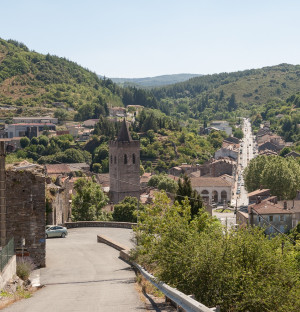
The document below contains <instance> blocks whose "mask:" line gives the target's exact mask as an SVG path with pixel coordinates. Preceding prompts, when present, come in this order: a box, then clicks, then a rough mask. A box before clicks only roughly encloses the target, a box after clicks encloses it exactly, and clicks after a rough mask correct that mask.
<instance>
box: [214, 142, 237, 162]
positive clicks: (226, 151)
mask: <svg viewBox="0 0 300 312" xmlns="http://www.w3.org/2000/svg"><path fill="white" fill-rule="evenodd" d="M238 156H239V150H238V149H237V148H235V147H234V146H232V145H231V144H230V145H228V146H227V147H221V148H220V149H218V150H217V151H216V152H215V155H214V158H215V159H219V158H226V157H229V158H232V159H234V160H237V159H238Z"/></svg>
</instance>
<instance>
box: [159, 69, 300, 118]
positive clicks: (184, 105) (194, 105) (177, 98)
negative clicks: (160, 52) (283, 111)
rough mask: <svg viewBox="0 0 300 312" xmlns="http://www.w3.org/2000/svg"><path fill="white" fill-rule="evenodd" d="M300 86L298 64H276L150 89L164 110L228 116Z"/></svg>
mask: <svg viewBox="0 0 300 312" xmlns="http://www.w3.org/2000/svg"><path fill="white" fill-rule="evenodd" d="M299 88H300V66H299V65H289V64H280V65H278V66H272V67H264V68H261V69H251V70H245V71H240V72H234V73H221V74H214V75H205V76H201V77H196V78H192V79H190V80H188V81H186V82H182V83H177V84H175V85H171V86H165V87H162V88H156V89H153V93H154V95H155V96H156V98H157V100H158V101H159V102H160V106H161V108H162V110H163V111H165V112H166V113H171V112H172V113H174V114H177V115H179V116H180V115H181V116H183V115H189V117H194V118H195V117H196V118H198V117H201V116H202V117H203V116H207V117H208V118H210V117H211V118H229V116H231V115H232V113H231V112H233V111H234V112H235V114H237V115H243V114H248V115H249V114H253V113H255V112H256V110H260V108H261V107H262V106H263V105H264V104H266V103H267V102H269V101H270V100H279V101H280V100H286V99H287V98H288V97H290V96H291V95H293V94H295V93H296V92H298V90H299Z"/></svg>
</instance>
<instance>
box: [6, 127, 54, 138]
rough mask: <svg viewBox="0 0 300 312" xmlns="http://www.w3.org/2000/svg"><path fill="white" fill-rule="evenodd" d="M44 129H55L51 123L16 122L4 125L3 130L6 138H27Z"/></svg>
mask: <svg viewBox="0 0 300 312" xmlns="http://www.w3.org/2000/svg"><path fill="white" fill-rule="evenodd" d="M45 130H56V126H55V124H53V123H17V124H9V125H5V132H6V133H7V137H8V138H13V137H24V136H27V137H28V138H29V139H31V138H33V137H38V136H39V135H41V134H42V133H43V131H45Z"/></svg>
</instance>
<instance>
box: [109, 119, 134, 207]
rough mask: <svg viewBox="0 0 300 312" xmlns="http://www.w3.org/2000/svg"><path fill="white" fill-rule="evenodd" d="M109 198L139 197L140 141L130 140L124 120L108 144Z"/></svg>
mask: <svg viewBox="0 0 300 312" xmlns="http://www.w3.org/2000/svg"><path fill="white" fill-rule="evenodd" d="M109 178H110V198H111V200H112V202H113V203H114V204H117V203H118V202H120V201H121V200H123V199H124V198H125V197H126V196H134V197H137V198H139V196H140V141H138V140H132V138H131V135H130V132H129V130H128V126H127V123H126V121H125V118H124V119H123V122H122V126H121V129H120V132H119V135H118V138H117V140H116V141H110V142H109Z"/></svg>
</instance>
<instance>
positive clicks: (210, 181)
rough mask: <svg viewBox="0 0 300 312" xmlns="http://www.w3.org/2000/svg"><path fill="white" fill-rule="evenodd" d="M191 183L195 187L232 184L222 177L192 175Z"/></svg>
mask: <svg viewBox="0 0 300 312" xmlns="http://www.w3.org/2000/svg"><path fill="white" fill-rule="evenodd" d="M191 184H192V186H193V187H197V186H200V187H214V186H224V187H226V186H230V187H231V184H230V183H229V182H228V181H226V180H225V179H223V178H220V177H217V178H215V177H191Z"/></svg>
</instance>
